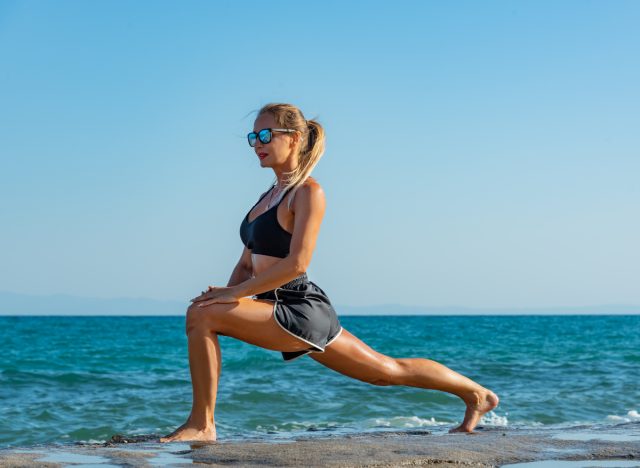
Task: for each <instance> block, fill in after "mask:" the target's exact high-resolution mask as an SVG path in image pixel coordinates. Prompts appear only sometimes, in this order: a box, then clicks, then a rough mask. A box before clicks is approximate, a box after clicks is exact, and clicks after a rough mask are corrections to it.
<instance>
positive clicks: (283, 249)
mask: <svg viewBox="0 0 640 468" xmlns="http://www.w3.org/2000/svg"><path fill="white" fill-rule="evenodd" d="M274 187H275V185H273V187H271V188H270V189H269V190H267V191H266V192H265V193H264V194H263V195H262V196H261V197H260V199H259V200H258V201H257V202H256V204H255V205H253V206H252V207H251V209H250V210H249V212H248V213H247V215H246V216H245V217H244V219H243V220H242V224H241V225H240V238H241V239H242V243H243V244H244V245H246V246H247V248H248V249H250V250H251V252H252V253H254V254H262V255H270V256H272V257H280V258H284V257H286V256H287V255H289V244H291V233H290V232H289V231H286V230H285V229H284V228H283V227H282V226H281V225H280V223H279V222H278V206H279V205H280V202H281V201H282V200H284V198H285V197H286V196H287V193H289V190H291V189H290V188H289V189H287V191H286V192H285V193H284V195H283V196H282V198H280V201H278V203H276V204H275V205H274V206H272V207H271V208H269V209H268V210H267V211H265V212H264V213H262V214H259V215H258V216H257V217H256V218H255V219H254V220H253V221H249V213H251V210H253V209H254V208H255V207H256V205H258V203H260V200H262V199H263V198H264V197H265V196H266V195H267V194H268V193H269V192H270V191H271V190H272V189H273V188H274Z"/></svg>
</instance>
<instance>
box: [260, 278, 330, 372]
mask: <svg viewBox="0 0 640 468" xmlns="http://www.w3.org/2000/svg"><path fill="white" fill-rule="evenodd" d="M254 297H255V298H256V299H270V300H272V301H275V302H274V303H273V315H274V317H275V321H276V322H277V323H278V325H280V326H281V327H282V328H283V329H284V330H285V331H286V332H288V333H289V334H291V335H293V336H295V337H297V338H300V339H301V340H303V341H304V342H306V343H308V344H309V346H310V348H309V349H306V350H303V351H293V352H287V351H282V358H283V359H284V360H285V361H291V360H292V359H295V358H298V357H300V356H304V355H305V354H309V353H311V352H316V353H324V349H325V347H326V346H328V345H329V344H331V342H332V341H333V340H335V339H336V338H338V336H339V335H340V333H341V332H342V326H341V325H340V321H339V320H338V315H337V314H336V311H335V310H334V309H333V306H332V305H331V302H330V301H329V298H328V297H327V295H326V294H325V292H324V291H323V290H322V289H321V288H320V286H318V285H317V284H315V283H314V282H313V281H311V280H309V278H307V274H306V273H303V274H302V275H301V276H298V277H297V278H295V279H293V280H291V281H290V282H288V283H287V284H283V285H282V286H280V287H279V288H276V289H272V290H271V291H266V292H263V293H260V294H256V295H255V296H254Z"/></svg>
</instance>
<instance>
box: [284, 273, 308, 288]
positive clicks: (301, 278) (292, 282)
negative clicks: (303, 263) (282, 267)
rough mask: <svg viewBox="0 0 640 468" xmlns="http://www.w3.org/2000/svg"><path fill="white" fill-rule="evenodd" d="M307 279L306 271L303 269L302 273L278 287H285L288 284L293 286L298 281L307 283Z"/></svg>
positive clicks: (298, 282)
mask: <svg viewBox="0 0 640 468" xmlns="http://www.w3.org/2000/svg"><path fill="white" fill-rule="evenodd" d="M308 281H309V278H308V277H307V272H306V271H305V272H304V273H302V274H301V275H300V276H298V277H297V278H294V279H292V280H291V281H289V282H288V283H286V284H283V285H282V286H280V287H281V288H287V287H289V286H295V285H297V284H300V283H307V282H308Z"/></svg>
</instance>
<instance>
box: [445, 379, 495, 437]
mask: <svg viewBox="0 0 640 468" xmlns="http://www.w3.org/2000/svg"><path fill="white" fill-rule="evenodd" d="M499 402H500V399H499V398H498V395H496V394H495V393H493V392H492V391H491V390H487V389H484V390H483V391H482V392H479V393H475V394H474V395H473V396H472V397H470V399H469V400H468V401H465V403H466V405H467V410H466V411H465V413H464V421H462V424H460V425H459V426H458V427H454V428H453V429H450V430H449V432H450V433H452V432H473V429H474V428H475V427H476V425H477V424H478V421H480V418H481V417H482V415H483V414H485V413H486V412H487V411H491V410H492V409H494V408H495V407H496V406H498V403H499Z"/></svg>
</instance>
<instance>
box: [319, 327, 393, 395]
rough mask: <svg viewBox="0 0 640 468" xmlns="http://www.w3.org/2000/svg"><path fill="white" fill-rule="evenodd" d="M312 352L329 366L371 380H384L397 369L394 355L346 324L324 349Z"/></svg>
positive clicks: (337, 370) (342, 372)
mask: <svg viewBox="0 0 640 468" xmlns="http://www.w3.org/2000/svg"><path fill="white" fill-rule="evenodd" d="M309 356H310V357H311V358H312V359H314V360H316V361H318V362H319V363H320V364H322V365H323V366H326V367H328V368H329V369H332V370H334V371H336V372H340V373H341V374H344V375H346V376H348V377H352V378H354V379H358V380H362V381H364V382H369V383H374V382H382V381H384V380H386V379H387V378H388V377H389V376H392V375H395V374H396V373H397V372H398V363H397V361H396V360H395V359H394V358H392V357H389V356H387V355H385V354H382V353H379V352H377V351H376V350H374V349H373V348H371V347H369V346H368V345H367V344H366V343H365V342H364V341H362V340H360V339H359V338H358V337H356V336H355V335H353V334H351V333H349V332H348V331H347V330H346V329H345V328H344V327H342V333H340V336H338V338H336V339H335V341H333V342H332V343H331V344H330V345H329V346H327V347H326V348H325V350H324V353H318V352H312V353H310V354H309Z"/></svg>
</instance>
